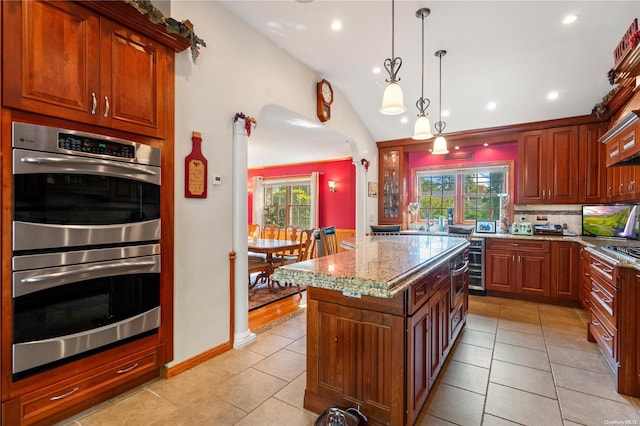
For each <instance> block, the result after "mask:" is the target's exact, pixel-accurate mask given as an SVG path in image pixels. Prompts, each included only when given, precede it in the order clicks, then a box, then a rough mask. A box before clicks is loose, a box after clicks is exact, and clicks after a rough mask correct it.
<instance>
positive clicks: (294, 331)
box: [269, 321, 307, 340]
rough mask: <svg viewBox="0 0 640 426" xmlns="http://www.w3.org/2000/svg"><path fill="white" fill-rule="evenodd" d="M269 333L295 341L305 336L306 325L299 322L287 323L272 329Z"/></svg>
mask: <svg viewBox="0 0 640 426" xmlns="http://www.w3.org/2000/svg"><path fill="white" fill-rule="evenodd" d="M269 333H273V334H277V335H278V336H283V337H288V338H289V339H293V340H296V339H299V338H301V337H302V336H304V335H305V334H307V325H306V323H303V322H300V321H287V322H283V323H282V324H280V325H277V326H275V327H273V328H272V329H270V330H269Z"/></svg>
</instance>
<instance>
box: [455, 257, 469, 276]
mask: <svg viewBox="0 0 640 426" xmlns="http://www.w3.org/2000/svg"><path fill="white" fill-rule="evenodd" d="M468 270H469V261H468V260H465V261H464V263H463V264H462V266H461V267H459V268H458V269H453V270H452V271H451V276H452V277H457V276H459V275H462V274H464V273H466V272H467V271H468Z"/></svg>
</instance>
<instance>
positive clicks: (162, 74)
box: [2, 1, 173, 138]
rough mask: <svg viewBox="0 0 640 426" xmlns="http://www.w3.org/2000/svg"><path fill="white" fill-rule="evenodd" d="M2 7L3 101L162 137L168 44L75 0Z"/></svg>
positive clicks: (164, 125)
mask: <svg viewBox="0 0 640 426" xmlns="http://www.w3.org/2000/svg"><path fill="white" fill-rule="evenodd" d="M2 7H3V18H2V26H3V30H2V31H3V33H2V34H3V70H2V71H3V73H2V74H3V93H2V102H3V105H4V106H7V107H11V108H16V109H21V110H25V111H30V112H35V113H38V114H43V115H48V116H52V117H57V118H63V119H68V120H72V121H77V122H81V123H86V124H91V125H98V126H102V127H108V128H112V129H117V130H122V131H126V132H132V133H137V134H141V135H146V136H151V137H155V138H164V136H165V133H166V129H165V127H166V119H165V117H166V113H167V111H166V108H167V104H168V102H167V96H170V97H171V98H172V97H173V94H172V93H168V92H167V88H169V87H172V84H170V82H169V81H168V78H169V74H168V73H167V61H168V59H167V57H168V54H169V53H168V51H167V49H166V47H164V46H163V45H161V44H158V43H156V42H154V41H152V40H150V39H148V38H146V37H144V36H142V35H140V34H137V33H136V32H134V31H131V30H129V29H128V28H125V27H123V26H121V25H119V24H117V23H115V22H113V21H111V20H109V19H106V18H104V17H101V16H99V15H97V14H95V13H93V12H91V11H89V10H87V9H86V8H84V7H83V6H82V5H81V4H80V3H76V2H62V1H51V2H49V1H22V2H13V1H11V2H2ZM171 54H173V53H172V52H171Z"/></svg>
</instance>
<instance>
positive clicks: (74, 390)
mask: <svg viewBox="0 0 640 426" xmlns="http://www.w3.org/2000/svg"><path fill="white" fill-rule="evenodd" d="M79 390H80V388H75V389H73V390H70V391H69V392H67V393H63V394H62V395H58V396H52V397H51V401H58V400H61V399H64V398H66V397H68V396H71V395H73V394H74V393H76V392H78V391H79Z"/></svg>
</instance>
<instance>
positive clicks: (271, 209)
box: [262, 179, 311, 229]
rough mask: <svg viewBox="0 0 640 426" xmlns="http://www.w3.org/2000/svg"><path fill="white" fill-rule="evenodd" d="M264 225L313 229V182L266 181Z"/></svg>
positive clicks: (264, 185)
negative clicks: (296, 226)
mask: <svg viewBox="0 0 640 426" xmlns="http://www.w3.org/2000/svg"><path fill="white" fill-rule="evenodd" d="M263 189H264V216H263V218H264V223H263V224H262V226H264V225H265V224H268V223H273V224H276V225H279V226H280V227H281V228H284V227H286V226H288V225H298V226H301V227H302V228H303V229H308V228H310V227H311V182H310V181H309V180H308V179H307V180H306V183H305V182H300V181H298V182H274V183H269V182H268V181H265V183H264V184H263Z"/></svg>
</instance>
